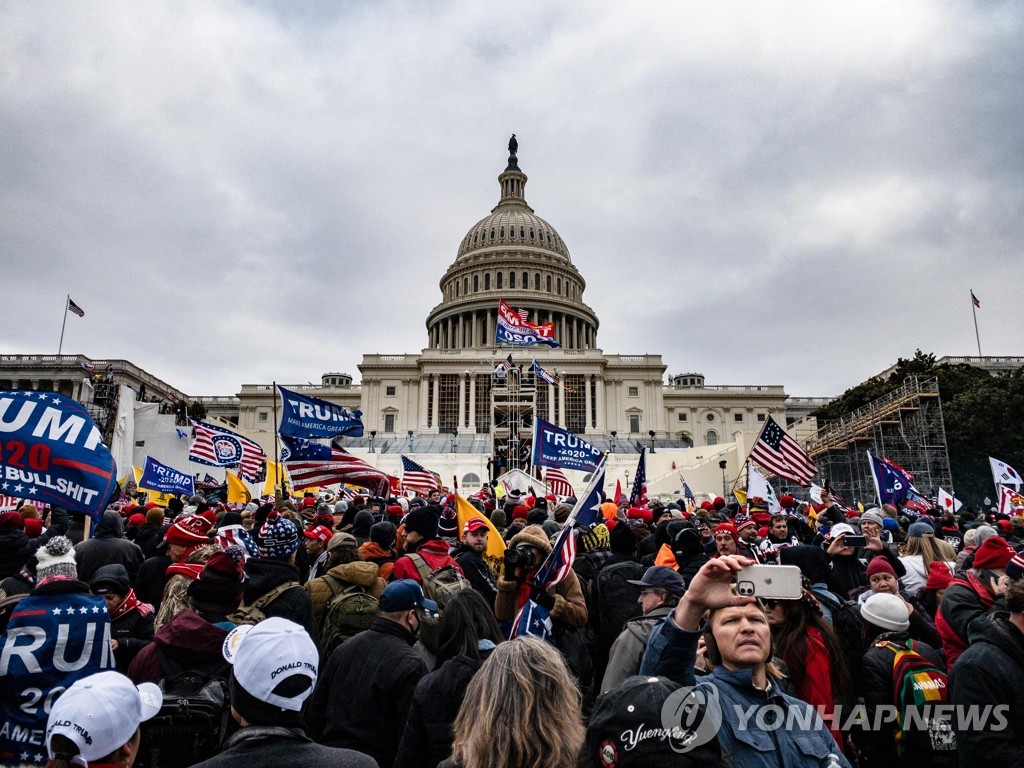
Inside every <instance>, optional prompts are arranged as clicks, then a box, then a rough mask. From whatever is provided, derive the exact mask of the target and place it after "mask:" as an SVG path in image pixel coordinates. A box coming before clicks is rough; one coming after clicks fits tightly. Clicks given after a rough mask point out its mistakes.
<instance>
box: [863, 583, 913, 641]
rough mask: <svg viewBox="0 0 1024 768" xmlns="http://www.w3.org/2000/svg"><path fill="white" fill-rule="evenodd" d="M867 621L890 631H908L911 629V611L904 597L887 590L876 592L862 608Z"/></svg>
mask: <svg viewBox="0 0 1024 768" xmlns="http://www.w3.org/2000/svg"><path fill="white" fill-rule="evenodd" d="M860 615H861V618H863V619H864V620H865V621H867V622H870V623H871V624H874V625H875V626H876V627H881V628H882V629H887V630H889V631H890V632H906V631H907V630H908V629H910V611H909V610H907V604H906V603H905V602H903V598H902V597H898V596H896V595H890V594H889V593H887V592H876V593H875V594H873V595H872V596H871V597H869V598H868V599H867V600H865V601H864V604H863V605H862V606H861V608H860Z"/></svg>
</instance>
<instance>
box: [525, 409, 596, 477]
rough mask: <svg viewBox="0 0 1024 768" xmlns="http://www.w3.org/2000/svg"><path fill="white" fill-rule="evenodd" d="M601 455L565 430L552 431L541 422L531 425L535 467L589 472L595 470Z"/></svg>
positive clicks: (554, 429)
mask: <svg viewBox="0 0 1024 768" xmlns="http://www.w3.org/2000/svg"><path fill="white" fill-rule="evenodd" d="M602 458H604V451H601V450H599V449H597V448H595V447H594V446H592V445H591V444H590V443H588V442H587V441H586V440H584V439H583V438H582V437H580V436H579V435H577V434H575V433H573V432H570V431H569V430H567V429H562V428H561V427H556V426H555V425H554V424H551V423H549V422H547V421H544V420H543V419H535V420H534V423H533V463H534V465H535V466H538V467H558V468H559V469H578V470H581V471H584V472H593V471H594V470H595V469H597V466H598V464H600V463H601V459H602Z"/></svg>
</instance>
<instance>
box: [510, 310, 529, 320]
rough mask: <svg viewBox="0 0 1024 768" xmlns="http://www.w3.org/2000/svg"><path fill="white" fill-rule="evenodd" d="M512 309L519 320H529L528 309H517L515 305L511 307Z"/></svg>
mask: <svg viewBox="0 0 1024 768" xmlns="http://www.w3.org/2000/svg"><path fill="white" fill-rule="evenodd" d="M512 309H513V311H514V312H515V313H516V314H517V315H519V319H520V320H522V321H523V322H524V323H526V322H529V320H530V310H528V309H518V308H516V307H512Z"/></svg>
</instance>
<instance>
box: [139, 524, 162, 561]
mask: <svg viewBox="0 0 1024 768" xmlns="http://www.w3.org/2000/svg"><path fill="white" fill-rule="evenodd" d="M163 540H164V530H163V527H162V526H159V525H153V524H152V523H144V524H142V525H140V526H139V530H138V531H137V532H136V534H135V543H136V544H137V545H138V547H139V549H141V550H142V555H143V557H152V556H153V555H155V554H156V548H157V546H159V544H160V542H161V541H163Z"/></svg>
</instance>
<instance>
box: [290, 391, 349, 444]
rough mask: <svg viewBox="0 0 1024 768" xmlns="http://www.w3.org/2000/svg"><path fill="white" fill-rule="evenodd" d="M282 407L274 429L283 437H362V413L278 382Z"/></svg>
mask: <svg viewBox="0 0 1024 768" xmlns="http://www.w3.org/2000/svg"><path fill="white" fill-rule="evenodd" d="M277 388H278V389H279V390H281V400H282V403H283V406H284V407H283V408H282V410H281V424H280V426H279V427H278V432H280V433H281V434H282V435H285V436H287V437H335V436H336V435H343V436H345V437H362V436H363V421H362V418H363V414H362V412H361V411H358V410H356V411H352V410H349V409H348V408H346V407H345V406H343V405H337V404H336V403H332V402H329V401H327V400H322V399H320V398H319V397H309V396H307V395H300V394H299V393H298V392H292V391H291V390H290V389H285V388H284V387H282V386H280V385H278V387H277Z"/></svg>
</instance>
